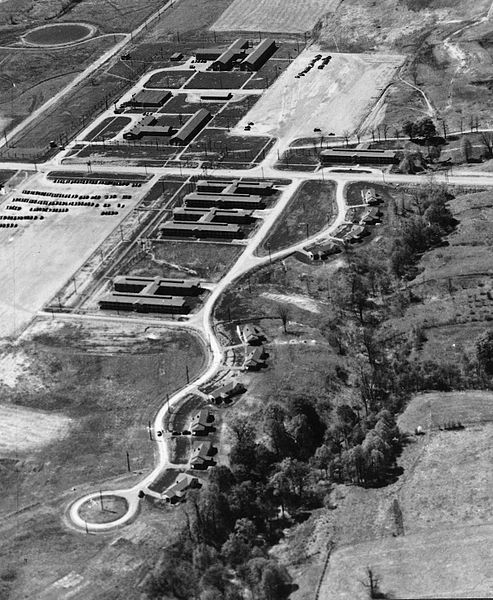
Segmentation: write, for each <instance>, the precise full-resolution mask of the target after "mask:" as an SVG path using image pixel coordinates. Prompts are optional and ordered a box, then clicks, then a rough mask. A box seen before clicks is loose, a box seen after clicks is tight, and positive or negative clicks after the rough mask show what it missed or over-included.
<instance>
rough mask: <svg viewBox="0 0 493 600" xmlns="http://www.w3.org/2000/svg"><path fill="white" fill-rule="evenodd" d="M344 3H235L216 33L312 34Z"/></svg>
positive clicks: (331, 0)
mask: <svg viewBox="0 0 493 600" xmlns="http://www.w3.org/2000/svg"><path fill="white" fill-rule="evenodd" d="M340 3H341V0H329V1H327V0H305V1H303V2H290V3H289V4H286V3H285V2H283V1H282V0H261V1H260V2H259V1H258V0H246V1H244V0H235V2H233V4H231V6H230V7H229V8H228V9H227V10H226V11H224V13H223V14H222V15H221V16H220V17H219V19H218V20H217V21H216V22H215V23H214V25H212V27H211V29H212V30H214V31H255V32H257V31H272V32H278V31H279V32H283V33H303V32H305V31H309V30H310V29H312V27H313V26H314V25H315V23H316V22H317V21H318V19H319V18H320V17H321V16H322V15H323V14H324V13H327V12H329V13H331V12H333V11H335V10H336V9H337V7H338V5H339V4H340Z"/></svg>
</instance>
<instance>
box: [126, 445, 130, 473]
mask: <svg viewBox="0 0 493 600" xmlns="http://www.w3.org/2000/svg"><path fill="white" fill-rule="evenodd" d="M126 454H127V469H128V472H129V473H130V455H129V453H128V450H127V452H126Z"/></svg>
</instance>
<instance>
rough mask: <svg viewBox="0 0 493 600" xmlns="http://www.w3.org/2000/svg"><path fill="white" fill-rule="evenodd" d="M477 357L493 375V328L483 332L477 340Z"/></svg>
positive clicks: (487, 371)
mask: <svg viewBox="0 0 493 600" xmlns="http://www.w3.org/2000/svg"><path fill="white" fill-rule="evenodd" d="M476 358H477V360H478V363H479V366H480V367H481V369H483V371H484V372H485V373H486V374H487V375H493V329H489V330H488V331H485V332H484V333H482V334H481V335H480V336H479V337H478V339H477V340H476Z"/></svg>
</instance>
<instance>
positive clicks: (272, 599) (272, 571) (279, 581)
mask: <svg viewBox="0 0 493 600" xmlns="http://www.w3.org/2000/svg"><path fill="white" fill-rule="evenodd" d="M285 587H286V583H285V580H284V577H283V575H282V574H281V571H280V569H279V568H278V566H277V565H276V564H269V565H267V566H266V567H265V568H264V570H263V573H262V579H261V580H260V590H261V593H262V596H263V598H264V599H265V600H281V599H282V598H284V596H285V594H284V590H285Z"/></svg>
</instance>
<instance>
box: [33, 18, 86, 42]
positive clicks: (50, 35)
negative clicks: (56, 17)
mask: <svg viewBox="0 0 493 600" xmlns="http://www.w3.org/2000/svg"><path fill="white" fill-rule="evenodd" d="M90 34H91V28H89V27H88V26H87V25H83V24H82V23H80V24H77V23H73V24H72V23H70V24H69V23H59V24H54V25H45V26H43V27H39V28H36V29H33V31H30V32H29V33H27V34H26V35H25V36H24V39H25V41H26V42H27V43H28V44H37V45H40V46H56V45H62V44H70V43H73V42H77V41H79V40H81V39H84V38H85V37H88V36H89V35H90Z"/></svg>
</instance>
